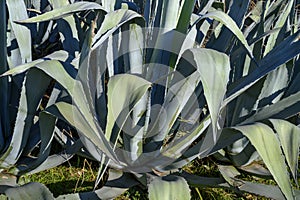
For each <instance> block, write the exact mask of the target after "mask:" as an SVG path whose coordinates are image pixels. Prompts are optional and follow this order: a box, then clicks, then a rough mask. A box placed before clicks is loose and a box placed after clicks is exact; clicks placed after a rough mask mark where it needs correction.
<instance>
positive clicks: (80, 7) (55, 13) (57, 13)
mask: <svg viewBox="0 0 300 200" xmlns="http://www.w3.org/2000/svg"><path fill="white" fill-rule="evenodd" d="M93 9H94V10H103V11H104V8H103V7H102V6H101V5H100V4H98V3H94V2H76V3H72V4H70V5H67V6H62V7H60V8H56V9H54V10H52V11H49V12H46V13H44V14H41V15H38V16H36V17H31V18H29V19H25V18H24V19H20V18H19V19H14V20H18V23H37V22H44V21H49V20H56V19H60V18H63V17H67V16H69V15H72V14H74V13H76V12H80V11H85V10H93Z"/></svg>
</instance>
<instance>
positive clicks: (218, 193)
mask: <svg viewBox="0 0 300 200" xmlns="http://www.w3.org/2000/svg"><path fill="white" fill-rule="evenodd" d="M97 168H98V165H97V163H95V162H93V161H90V160H87V159H85V158H81V157H78V156H76V157H75V158H73V159H72V160H71V161H70V162H68V163H66V164H64V165H61V166H58V167H56V168H53V169H50V170H46V171H43V172H40V173H37V174H34V175H27V176H25V179H26V180H27V181H34V182H40V183H43V184H45V185H46V186H47V187H48V188H49V189H50V191H51V192H52V193H53V194H54V196H55V197H57V196H59V195H62V194H70V193H76V192H87V191H92V190H93V188H94V181H95V180H96V176H97ZM184 170H185V171H187V172H189V173H193V174H196V175H199V176H208V177H219V176H220V173H219V171H218V168H217V165H216V164H215V163H214V160H213V159H211V158H205V159H201V160H199V159H198V160H197V159H196V160H194V161H193V162H191V163H190V164H189V165H187V166H185V167H184ZM240 178H242V179H243V180H247V181H256V182H260V183H267V184H275V182H274V181H273V180H265V179H260V178H253V177H252V176H249V175H246V174H242V176H241V177H240ZM191 194H192V199H193V200H202V199H209V200H211V199H212V200H213V199H216V200H242V199H251V200H252V199H254V200H255V199H257V200H267V199H268V198H265V197H259V196H256V195H252V194H248V193H241V194H237V193H235V192H233V191H231V190H228V189H223V188H194V187H191ZM147 196H148V194H147V190H146V189H142V188H141V187H133V188H130V189H129V190H128V191H126V192H125V193H124V194H122V195H121V196H119V197H118V198H116V199H117V200H144V199H148V198H147Z"/></svg>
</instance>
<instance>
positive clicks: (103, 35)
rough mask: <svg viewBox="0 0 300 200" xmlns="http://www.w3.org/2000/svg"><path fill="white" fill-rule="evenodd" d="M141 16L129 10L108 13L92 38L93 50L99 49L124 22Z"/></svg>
mask: <svg viewBox="0 0 300 200" xmlns="http://www.w3.org/2000/svg"><path fill="white" fill-rule="evenodd" d="M140 17H141V15H139V14H137V13H136V12H133V11H130V10H124V9H120V10H117V11H114V12H110V13H108V14H107V15H105V19H104V21H103V23H102V25H101V27H100V30H99V31H98V32H97V33H96V35H95V36H94V38H93V42H92V44H93V49H94V48H97V47H99V46H100V45H101V44H102V43H103V42H104V41H105V40H107V39H108V38H109V36H111V35H112V33H114V32H115V31H116V30H117V29H118V28H120V27H121V26H122V25H123V24H125V23H126V22H128V21H130V20H132V19H135V18H140Z"/></svg>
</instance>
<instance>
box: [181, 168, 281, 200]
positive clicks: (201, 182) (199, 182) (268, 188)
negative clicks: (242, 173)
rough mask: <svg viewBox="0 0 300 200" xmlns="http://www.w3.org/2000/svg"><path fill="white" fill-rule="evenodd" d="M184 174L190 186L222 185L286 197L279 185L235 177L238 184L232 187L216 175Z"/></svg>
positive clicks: (261, 194) (271, 196) (265, 194)
mask: <svg viewBox="0 0 300 200" xmlns="http://www.w3.org/2000/svg"><path fill="white" fill-rule="evenodd" d="M182 176H183V177H184V178H185V179H186V180H187V182H188V183H189V185H190V186H194V187H201V188H206V187H221V188H226V189H230V190H233V191H236V190H237V189H238V190H240V191H243V192H250V193H253V194H257V195H260V196H265V197H268V198H272V199H282V200H283V199H285V198H284V196H283V194H282V192H281V191H280V189H279V187H277V186H273V185H265V184H260V183H254V182H250V181H244V180H240V179H237V178H235V183H236V186H235V187H232V186H230V185H229V184H228V183H226V181H225V180H224V179H223V178H219V177H218V178H216V177H201V176H197V175H194V174H188V173H186V172H183V173H182Z"/></svg>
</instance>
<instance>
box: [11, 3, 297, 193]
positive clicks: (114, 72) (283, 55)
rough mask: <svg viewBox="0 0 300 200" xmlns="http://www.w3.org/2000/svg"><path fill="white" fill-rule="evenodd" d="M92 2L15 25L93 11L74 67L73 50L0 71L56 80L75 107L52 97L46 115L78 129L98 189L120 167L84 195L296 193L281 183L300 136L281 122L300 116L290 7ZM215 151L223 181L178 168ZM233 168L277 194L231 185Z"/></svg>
mask: <svg viewBox="0 0 300 200" xmlns="http://www.w3.org/2000/svg"><path fill="white" fill-rule="evenodd" d="M99 3H100V4H101V5H102V6H100V5H99V4H93V3H87V2H80V3H79V2H78V3H74V4H71V5H68V6H62V7H57V8H55V9H53V10H52V11H49V12H46V13H45V14H42V15H38V16H36V17H33V18H30V19H27V20H22V21H19V23H21V24H24V25H26V24H27V25H28V24H33V23H42V22H44V21H49V20H55V19H63V20H65V19H66V18H70V19H71V18H72V16H71V15H72V14H73V13H74V12H78V11H81V10H84V9H88V8H89V9H95V10H94V12H93V13H94V14H95V15H94V17H91V18H89V19H91V21H90V24H89V25H88V26H87V27H86V26H85V25H81V28H82V29H83V35H84V36H85V40H84V42H82V43H81V45H79V46H80V47H81V48H80V50H79V55H78V56H79V60H77V59H76V58H77V57H76V56H77V52H75V49H74V48H71V49H70V50H69V51H68V52H69V53H70V52H71V51H73V54H72V55H74V56H75V59H74V60H73V62H70V60H68V61H66V60H63V59H58V58H57V57H51V59H40V60H38V61H33V62H31V63H27V64H24V65H21V66H18V67H16V68H14V69H11V70H10V71H8V72H7V73H5V75H16V74H19V73H21V72H25V71H27V70H29V71H30V70H33V69H38V70H36V71H42V72H43V73H45V74H47V75H48V76H50V77H51V78H54V79H55V80H56V81H57V82H58V83H59V84H60V85H61V86H62V87H63V88H64V89H65V90H66V91H67V93H68V95H69V96H70V97H71V99H72V101H70V99H68V98H67V100H64V99H60V100H59V101H56V103H55V104H53V105H51V106H49V107H47V108H46V111H47V112H49V113H51V114H52V115H55V116H57V117H58V118H60V119H63V120H65V121H67V122H68V123H69V124H70V125H72V126H73V127H75V128H76V129H77V131H78V133H79V135H80V139H81V141H82V142H83V144H84V146H85V148H86V149H87V151H88V152H89V153H90V154H91V155H92V156H93V157H94V159H96V160H98V161H99V162H100V163H101V164H102V167H101V168H100V169H99V176H98V180H97V183H98V182H99V180H100V178H102V177H103V174H104V172H105V171H106V170H107V169H108V167H110V168H114V169H117V170H119V172H120V174H119V175H118V176H116V172H115V171H110V180H109V181H108V182H107V183H106V186H105V187H103V188H101V189H99V190H96V191H95V192H91V193H87V194H85V195H86V196H85V197H90V196H92V195H93V197H96V196H98V197H99V198H111V197H113V196H114V195H118V193H119V192H123V191H124V190H123V189H121V188H120V187H123V188H128V187H131V186H133V185H137V184H144V185H145V186H146V185H148V186H149V197H150V198H151V199H157V198H158V197H161V195H166V196H167V197H168V198H169V199H171V198H172V196H171V195H176V196H177V197H178V195H180V194H182V195H183V196H181V198H182V199H188V198H189V188H188V185H187V183H189V184H190V185H192V186H196V187H207V186H210V187H227V188H230V189H233V190H240V191H247V192H252V193H255V194H259V195H263V196H267V197H271V198H275V199H281V198H286V199H293V198H296V196H297V195H299V194H298V191H297V190H295V189H294V188H292V186H291V180H290V177H289V175H288V173H289V172H291V174H292V176H293V177H294V179H295V180H296V181H297V160H298V156H299V134H300V133H299V128H298V127H297V123H294V124H293V123H291V122H288V120H289V119H290V118H291V117H292V116H296V115H297V113H298V112H299V108H298V99H299V97H298V96H299V94H298V93H299V89H298V88H297V87H296V85H295V84H296V82H297V80H298V70H297V68H296V66H297V64H298V63H299V61H298V54H299V53H300V51H299V45H300V42H299V40H298V38H299V31H298V24H297V22H298V15H297V12H296V6H295V5H296V4H297V1H284V0H281V1H276V2H273V1H266V2H263V1H258V2H256V5H254V6H253V7H252V8H251V9H249V4H250V1H244V2H243V3H240V1H226V2H225V3H224V4H223V3H216V2H214V1H207V2H201V3H200V2H198V1H197V2H196V1H179V0H178V1H175V2H172V3H171V2H170V1H167V0H166V1H146V2H144V1H143V2H142V1H135V3H133V2H130V3H128V2H127V3H122V2H121V1H103V2H99ZM195 3H196V6H195ZM252 3H253V2H252ZM91 5H93V6H91ZM120 8H122V9H120ZM132 8H133V9H134V10H136V11H139V12H141V14H142V15H139V14H138V13H136V12H134V11H131V10H128V9H132ZM137 8H139V9H137ZM195 8H197V9H195ZM217 9H222V11H220V10H217ZM224 11H225V12H224ZM237 11H238V12H237ZM142 16H143V17H142ZM69 23H70V22H69ZM72 30H73V31H74V30H75V29H72ZM76 30H78V29H76ZM72 34H73V36H74V35H75V33H74V32H72ZM66 42H67V41H66ZM66 46H67V45H66ZM73 58H74V57H73ZM71 72H72V73H71ZM74 74H75V76H74ZM291 144H292V145H291ZM212 154H214V155H216V156H218V157H220V155H221V156H222V157H223V158H222V159H223V160H224V159H226V160H227V161H229V163H230V164H228V165H220V166H219V169H220V172H221V174H222V176H223V177H222V178H219V177H218V178H210V179H209V178H203V177H198V176H195V175H190V174H187V173H185V172H182V171H181V170H179V171H178V169H181V168H182V167H183V166H184V165H186V164H187V163H189V162H191V161H192V160H193V159H195V158H203V157H206V156H209V155H212ZM258 160H259V161H263V162H264V165H265V166H266V168H264V167H263V165H260V164H259V163H258V162H257V161H258ZM232 164H233V165H232ZM236 167H237V168H238V169H241V170H245V171H249V172H251V173H254V174H260V175H269V176H270V175H271V176H273V177H274V179H275V181H276V182H277V183H278V186H279V187H280V189H279V188H278V187H276V186H268V185H263V184H257V183H250V182H247V181H244V180H239V179H237V177H236V176H237V175H239V172H238V171H237V170H236ZM288 168H289V169H288ZM121 171H123V173H122V172H121ZM170 173H171V174H170ZM161 176H163V177H161ZM120 177H121V178H120ZM116 178H119V182H116ZM113 179H114V180H115V181H112V180H113ZM116 185H118V188H117V187H114V188H110V187H112V186H116ZM162 187H163V188H165V189H164V190H163V193H164V194H161V190H159V188H162ZM178 188H180V189H178ZM108 189H110V192H111V193H109V194H107V195H106V194H105V193H103V191H107V190H108ZM181 191H183V192H181ZM270 191H272V192H270ZM71 196H72V195H71ZM71 196H68V197H71ZM73 197H74V198H76V197H77V198H80V197H83V196H82V195H79V194H74V195H73Z"/></svg>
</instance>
